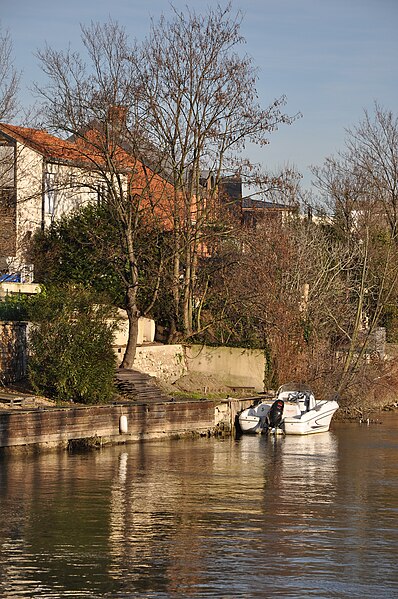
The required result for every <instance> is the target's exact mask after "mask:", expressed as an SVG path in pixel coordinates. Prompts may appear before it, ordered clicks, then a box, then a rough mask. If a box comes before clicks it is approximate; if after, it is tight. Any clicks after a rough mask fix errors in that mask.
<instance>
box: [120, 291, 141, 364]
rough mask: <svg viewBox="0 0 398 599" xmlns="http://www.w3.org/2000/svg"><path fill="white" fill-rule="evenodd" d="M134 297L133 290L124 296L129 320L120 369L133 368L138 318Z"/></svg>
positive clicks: (134, 292)
mask: <svg viewBox="0 0 398 599" xmlns="http://www.w3.org/2000/svg"><path fill="white" fill-rule="evenodd" d="M136 295H137V294H136V291H135V289H132V288H130V289H128V291H127V294H126V312H127V316H128V319H129V335H128V340H127V347H126V351H125V353H124V356H123V361H122V363H121V365H120V368H133V365H134V360H135V354H136V350H137V339H138V319H139V317H140V313H139V310H138V308H137V304H136Z"/></svg>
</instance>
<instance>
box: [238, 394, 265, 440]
mask: <svg viewBox="0 0 398 599" xmlns="http://www.w3.org/2000/svg"><path fill="white" fill-rule="evenodd" d="M271 405H272V403H271V402H265V401H263V402H261V403H257V404H253V405H252V406H250V407H249V408H246V409H245V410H243V412H241V413H240V414H239V417H238V420H239V426H240V429H241V431H242V433H262V432H263V430H264V429H265V428H266V427H267V415H268V412H269V411H270V409H271Z"/></svg>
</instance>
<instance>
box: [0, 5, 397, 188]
mask: <svg viewBox="0 0 398 599" xmlns="http://www.w3.org/2000/svg"><path fill="white" fill-rule="evenodd" d="M173 4H174V6H176V7H177V8H181V9H184V7H185V6H190V7H195V9H196V10H197V11H199V10H206V8H207V6H209V5H214V4H215V3H212V2H211V1H209V2H207V1H206V2H202V1H201V0H195V1H193V0H174V2H173ZM232 5H233V7H234V9H236V10H238V9H240V10H242V12H243V15H244V17H243V24H242V33H243V35H244V37H245V38H246V45H245V46H244V47H243V48H242V52H243V51H244V52H247V53H248V54H250V55H251V56H252V57H253V60H254V64H255V65H256V66H257V67H258V68H259V82H258V92H259V99H260V102H261V103H262V104H263V105H264V106H265V105H268V104H269V103H270V102H272V100H273V99H274V98H276V97H279V96H281V95H282V94H286V96H287V100H288V104H287V108H286V110H287V112H288V113H289V114H295V113H296V112H298V111H300V112H301V113H302V115H303V117H302V118H301V119H300V120H299V121H296V122H295V123H294V124H293V125H291V126H289V127H284V128H281V129H280V130H279V131H277V132H276V133H274V134H273V135H272V136H271V143H270V145H269V146H267V147H265V148H261V149H257V148H249V149H248V153H249V154H250V157H251V159H252V160H254V161H255V162H258V163H261V164H263V166H264V167H266V168H269V169H270V170H271V171H273V170H276V169H277V168H278V167H280V166H283V165H285V164H289V165H291V166H295V167H296V168H297V169H298V170H299V171H300V172H301V173H302V174H303V175H304V181H303V182H304V186H305V187H308V186H309V182H310V179H311V175H310V173H309V165H311V164H314V165H315V164H318V165H319V164H322V163H323V161H324V159H325V157H326V156H328V155H330V154H334V153H335V152H336V151H337V150H339V149H341V148H342V147H343V145H344V139H345V128H347V127H351V126H353V125H355V124H357V123H358V122H359V121H360V120H361V118H362V115H363V110H364V109H368V110H370V111H371V110H372V108H373V105H374V101H378V102H379V103H380V104H381V105H382V106H383V107H384V108H386V109H389V110H392V111H393V112H394V113H395V114H397V112H398V35H397V32H396V29H397V24H398V0H244V1H243V0H241V2H238V1H236V0H234V1H233V3H232ZM162 13H164V14H165V15H168V14H170V13H171V9H170V3H169V2H168V1H167V0H152V2H147V3H145V2H143V1H142V0H112V1H111V0H62V1H61V0H0V22H1V24H2V26H3V28H6V29H8V30H9V31H10V34H11V37H12V39H13V43H14V54H15V59H16V66H17V68H18V69H19V70H21V71H23V77H22V90H21V99H22V100H23V102H24V103H25V104H28V103H30V101H31V95H30V92H29V86H31V84H32V82H33V81H35V80H40V77H41V72H40V70H39V67H38V65H37V60H36V58H35V56H34V53H35V52H36V50H37V49H38V48H42V47H43V46H44V44H45V42H47V43H48V44H49V45H50V46H52V47H54V48H57V49H63V48H66V47H67V46H68V45H69V44H70V45H71V47H72V48H76V49H80V24H81V23H83V24H87V23H89V22H90V21H91V20H94V21H106V20H107V19H108V17H109V16H112V18H113V19H114V20H117V21H118V22H119V23H121V24H123V25H124V26H125V27H126V29H127V31H128V33H129V34H130V35H131V37H132V38H138V39H142V38H143V37H144V36H145V34H146V33H147V32H148V29H149V24H150V19H151V17H152V18H153V19H154V20H155V21H156V20H157V19H158V17H159V16H160V15H161V14H162Z"/></svg>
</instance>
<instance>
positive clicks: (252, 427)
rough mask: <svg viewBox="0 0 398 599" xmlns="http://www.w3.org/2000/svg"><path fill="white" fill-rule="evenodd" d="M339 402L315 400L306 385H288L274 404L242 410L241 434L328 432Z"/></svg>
mask: <svg viewBox="0 0 398 599" xmlns="http://www.w3.org/2000/svg"><path fill="white" fill-rule="evenodd" d="M338 407H339V405H338V403H337V401H334V400H333V401H328V400H322V401H318V402H317V401H316V400H315V397H314V394H313V392H312V391H311V389H310V388H309V387H308V386H307V385H303V384H300V383H286V384H285V385H282V386H281V387H280V388H279V389H278V392H277V394H276V399H275V401H272V400H271V401H270V400H268V401H263V402H258V403H257V404H253V405H252V406H250V407H249V408H246V409H245V410H243V411H242V412H241V413H240V414H239V417H238V421H239V426H240V429H241V431H242V433H262V432H269V431H270V432H273V433H278V432H284V433H285V434H286V435H308V434H311V433H321V432H325V431H328V430H329V427H330V422H331V420H332V417H333V414H334V413H335V411H336V410H337V409H338Z"/></svg>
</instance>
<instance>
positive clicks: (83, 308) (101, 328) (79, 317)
mask: <svg viewBox="0 0 398 599" xmlns="http://www.w3.org/2000/svg"><path fill="white" fill-rule="evenodd" d="M95 300H96V301H97V302H98V296H97V297H94V296H93V293H92V292H91V291H88V290H87V289H84V288H82V287H80V286H66V287H61V288H59V287H58V288H52V289H49V290H43V291H42V292H41V293H40V294H39V295H38V296H36V297H35V299H34V301H32V303H31V307H30V320H31V321H32V326H31V330H30V331H29V352H30V355H29V378H30V382H31V384H32V386H33V388H34V389H35V390H36V391H37V392H38V393H40V394H42V395H45V396H46V397H51V398H54V399H57V400H61V401H73V402H78V403H84V404H97V403H102V402H106V401H108V400H109V399H111V397H112V395H113V393H114V376H115V368H116V358H115V354H114V351H113V348H112V340H113V333H114V330H115V326H116V325H115V324H110V322H109V318H111V317H112V316H114V314H113V310H112V309H111V308H110V307H109V306H107V305H103V304H98V303H95ZM113 322H114V321H113Z"/></svg>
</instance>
